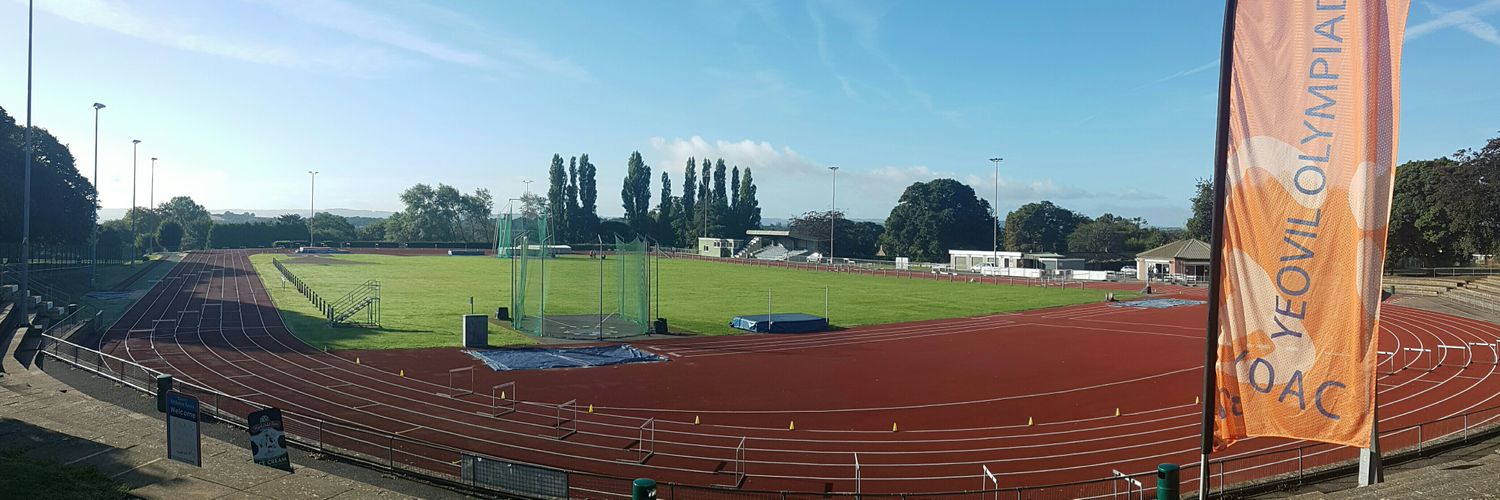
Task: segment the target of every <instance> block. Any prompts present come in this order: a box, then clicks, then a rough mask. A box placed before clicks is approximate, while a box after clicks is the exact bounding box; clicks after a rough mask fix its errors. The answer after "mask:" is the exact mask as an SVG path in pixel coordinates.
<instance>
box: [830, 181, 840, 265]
mask: <svg viewBox="0 0 1500 500" xmlns="http://www.w3.org/2000/svg"><path fill="white" fill-rule="evenodd" d="M828 170H829V171H832V173H834V189H832V201H831V204H832V209H831V210H829V212H828V266H832V264H834V225H835V224H834V222H837V219H838V167H834V165H829V167H828Z"/></svg>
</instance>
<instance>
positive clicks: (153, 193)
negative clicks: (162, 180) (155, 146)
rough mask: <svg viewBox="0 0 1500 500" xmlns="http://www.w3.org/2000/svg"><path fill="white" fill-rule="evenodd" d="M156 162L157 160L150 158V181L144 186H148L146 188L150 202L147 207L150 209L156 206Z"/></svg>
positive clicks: (153, 157)
mask: <svg viewBox="0 0 1500 500" xmlns="http://www.w3.org/2000/svg"><path fill="white" fill-rule="evenodd" d="M156 160H157V158H156V157H155V156H152V157H151V181H150V182H149V183H147V184H146V185H147V186H149V187H148V188H147V189H148V192H149V193H151V195H150V196H149V197H148V199H150V201H151V204H150V205H148V206H152V207H154V206H156Z"/></svg>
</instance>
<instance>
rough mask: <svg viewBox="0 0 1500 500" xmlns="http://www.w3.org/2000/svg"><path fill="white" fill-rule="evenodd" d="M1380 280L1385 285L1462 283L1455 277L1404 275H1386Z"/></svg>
mask: <svg viewBox="0 0 1500 500" xmlns="http://www.w3.org/2000/svg"><path fill="white" fill-rule="evenodd" d="M1382 282H1383V283H1384V284H1386V285H1430V286H1443V287H1448V288H1453V287H1456V286H1459V285H1462V284H1463V283H1464V280H1461V279H1457V278H1409V277H1404V276H1386V277H1385V279H1384V280H1382Z"/></svg>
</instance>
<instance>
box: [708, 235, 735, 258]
mask: <svg viewBox="0 0 1500 500" xmlns="http://www.w3.org/2000/svg"><path fill="white" fill-rule="evenodd" d="M739 244H740V240H736V239H731V238H698V255H701V256H704V257H719V258H729V257H730V256H732V255H734V249H735V248H738V247H739Z"/></svg>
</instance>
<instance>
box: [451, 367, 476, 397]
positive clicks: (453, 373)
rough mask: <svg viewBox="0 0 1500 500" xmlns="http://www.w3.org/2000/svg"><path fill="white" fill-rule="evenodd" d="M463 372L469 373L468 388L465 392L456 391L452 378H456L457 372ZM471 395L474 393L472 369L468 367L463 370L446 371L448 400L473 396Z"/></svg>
mask: <svg viewBox="0 0 1500 500" xmlns="http://www.w3.org/2000/svg"><path fill="white" fill-rule="evenodd" d="M463 371H468V372H469V388H468V389H465V390H457V389H458V388H457V387H456V386H454V385H453V381H454V377H456V376H458V373H459V372H463ZM473 393H474V367H472V366H469V367H464V368H454V369H452V370H448V397H450V398H457V397H460V396H467V395H469V394H473Z"/></svg>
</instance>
